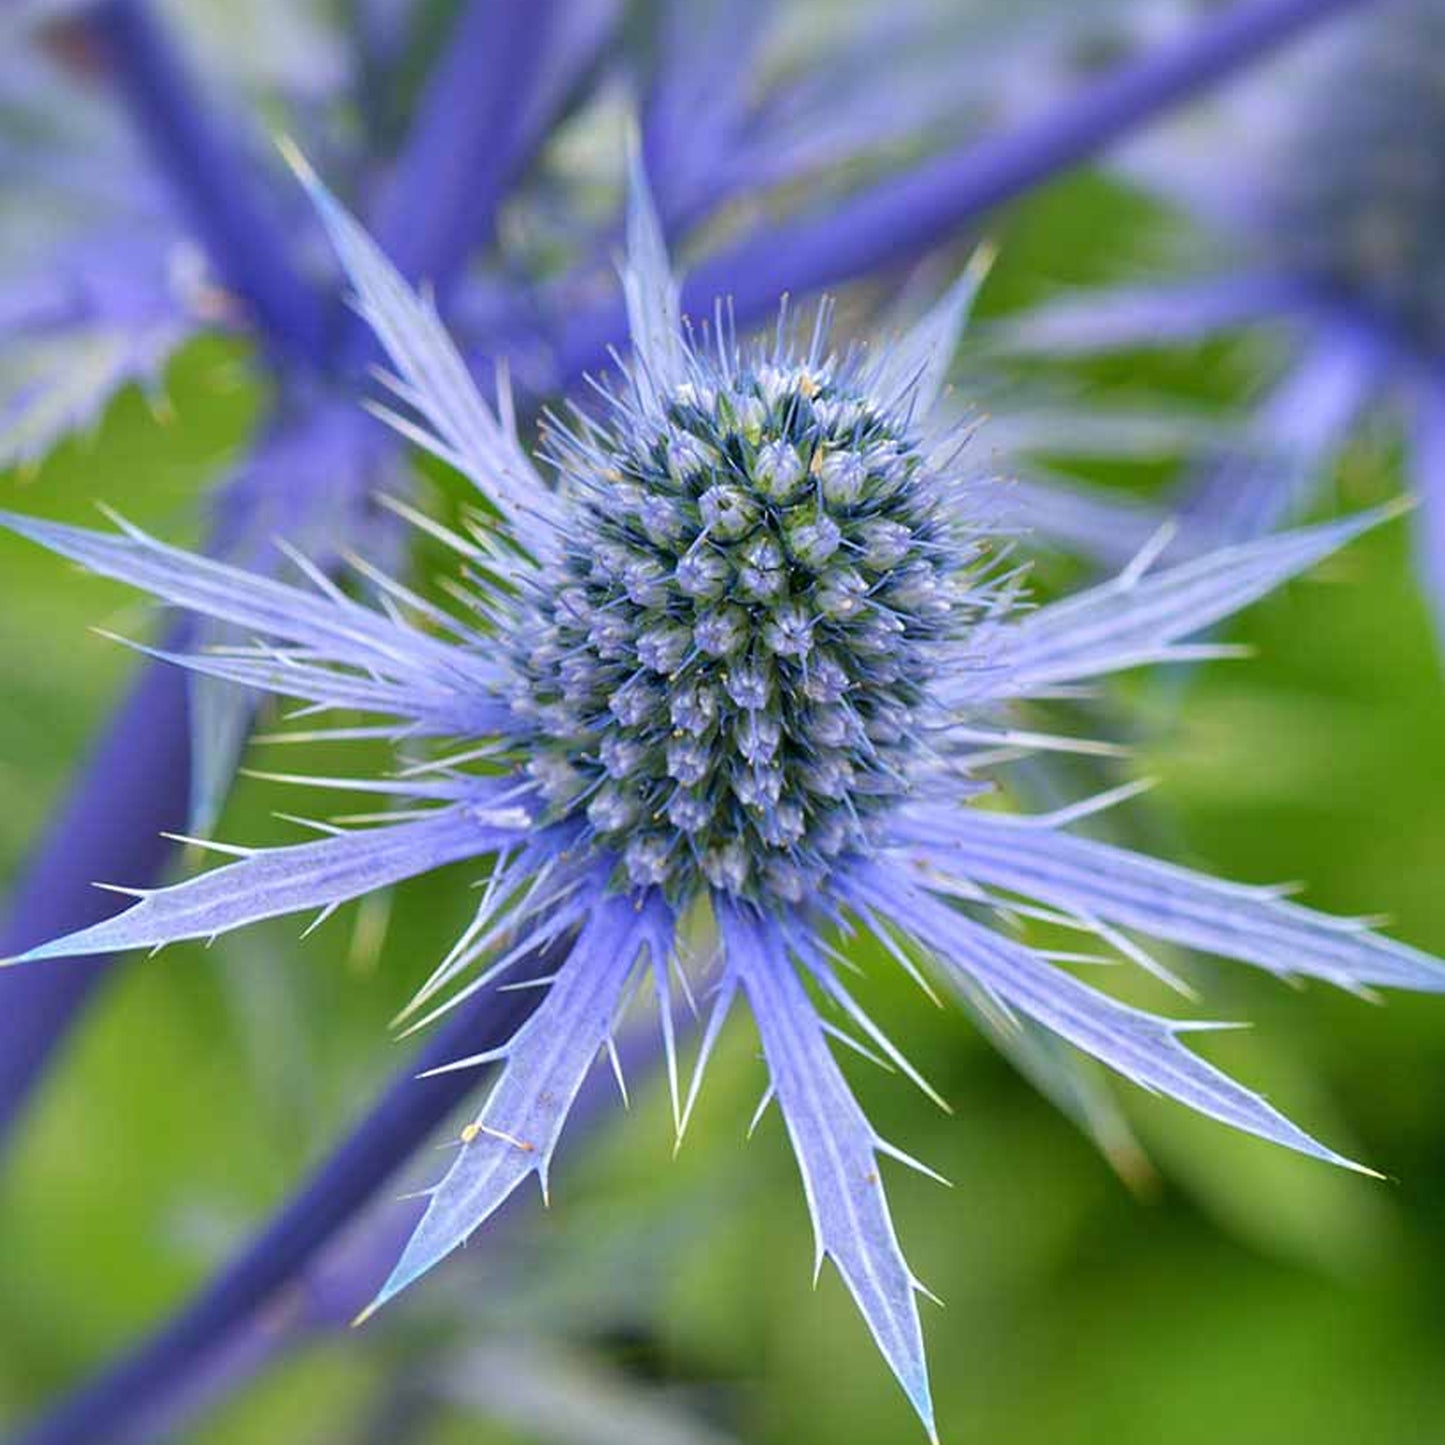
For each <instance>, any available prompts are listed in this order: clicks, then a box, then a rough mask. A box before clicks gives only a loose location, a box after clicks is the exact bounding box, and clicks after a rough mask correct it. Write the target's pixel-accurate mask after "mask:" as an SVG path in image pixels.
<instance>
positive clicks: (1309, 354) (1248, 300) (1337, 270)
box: [1007, 0, 1445, 626]
mask: <svg viewBox="0 0 1445 1445" xmlns="http://www.w3.org/2000/svg"><path fill="white" fill-rule="evenodd" d="M1442 53H1445V11H1442V9H1441V7H1440V6H1439V5H1438V4H1436V3H1434V0H1388V3H1384V4H1380V5H1376V6H1373V7H1371V8H1370V9H1369V10H1368V11H1367V12H1366V13H1363V14H1360V15H1356V16H1350V17H1347V18H1345V19H1344V20H1342V21H1341V22H1340V24H1338V25H1336V26H1332V27H1328V28H1326V29H1324V30H1322V31H1321V32H1320V33H1319V34H1318V35H1316V36H1313V37H1311V38H1310V40H1309V41H1308V42H1307V43H1306V44H1304V45H1303V46H1301V47H1300V48H1299V50H1297V51H1295V52H1292V53H1291V54H1290V55H1289V56H1287V57H1285V58H1283V59H1281V60H1279V61H1276V62H1274V63H1272V64H1271V65H1269V66H1267V67H1265V68H1264V69H1263V70H1262V71H1261V72H1260V73H1259V74H1257V75H1255V76H1252V77H1250V78H1249V79H1248V80H1247V81H1246V82H1244V83H1242V84H1241V85H1239V86H1238V87H1236V88H1231V89H1229V90H1226V91H1223V92H1221V93H1220V94H1218V95H1216V96H1213V97H1211V98H1210V100H1209V102H1208V103H1207V104H1206V105H1205V106H1203V107H1201V109H1200V111H1199V112H1198V113H1195V114H1191V115H1190V116H1188V117H1186V118H1185V119H1184V120H1181V121H1179V122H1176V123H1173V124H1170V125H1167V126H1164V127H1161V128H1160V129H1159V130H1158V131H1157V132H1155V133H1153V134H1150V135H1146V136H1143V137H1141V138H1139V139H1138V140H1137V141H1135V142H1134V143H1132V144H1131V145H1130V146H1128V147H1126V148H1125V149H1124V151H1123V153H1122V155H1121V158H1120V170H1121V172H1122V174H1123V175H1124V176H1125V178H1126V179H1128V180H1130V181H1133V182H1137V183H1139V184H1142V185H1143V186H1144V187H1145V188H1146V189H1148V190H1150V191H1152V192H1153V193H1154V194H1156V195H1157V196H1158V197H1159V198H1160V199H1162V200H1163V201H1165V202H1166V203H1168V204H1170V205H1173V206H1176V207H1178V208H1179V209H1180V210H1181V211H1182V212H1183V213H1184V215H1185V216H1186V217H1187V218H1188V220H1190V221H1192V222H1197V223H1200V224H1202V226H1203V227H1204V228H1205V229H1206V231H1207V232H1208V233H1209V234H1210V236H1211V239H1212V240H1213V241H1214V242H1215V244H1214V245H1213V246H1212V247H1208V248H1205V247H1196V249H1200V250H1205V251H1206V254H1209V253H1210V252H1213V253H1214V254H1215V255H1216V256H1217V254H1218V252H1219V250H1220V246H1219V245H1218V242H1220V241H1222V242H1224V243H1225V244H1224V248H1223V249H1224V251H1225V255H1224V256H1223V258H1221V259H1222V261H1223V264H1222V265H1221V264H1219V261H1216V264H1215V266H1214V268H1213V269H1212V270H1210V271H1208V272H1206V273H1205V274H1203V275H1200V276H1192V277H1189V278H1186V279H1181V280H1178V281H1175V282H1164V283H1149V284H1144V285H1138V284H1129V285H1126V286H1123V287H1120V288H1118V289H1113V290H1110V289H1102V288H1101V289H1099V290H1098V291H1096V292H1093V293H1092V294H1091V293H1088V292H1081V293H1078V294H1073V295H1065V296H1063V297H1061V298H1059V299H1058V300H1057V301H1055V302H1053V303H1051V304H1047V305H1045V306H1043V307H1041V308H1039V309H1038V310H1036V311H1035V312H1034V313H1033V314H1031V315H1030V316H1028V317H1026V318H1024V319H1023V320H1021V321H1020V322H1018V323H1016V324H1015V325H1013V326H1010V327H1009V328H1008V329H1007V334H1008V336H1009V337H1010V339H1011V341H1012V343H1013V344H1016V345H1021V346H1022V347H1023V348H1025V349H1027V350H1029V351H1037V352H1038V353H1039V354H1040V355H1041V356H1051V357H1054V358H1058V357H1062V356H1067V355H1070V354H1075V355H1079V354H1088V353H1095V354H1098V353H1102V352H1106V351H1110V350H1117V349H1135V348H1144V347H1153V346H1161V345H1168V344H1171V343H1188V342H1193V341H1200V340H1203V339H1206V338H1209V337H1212V336H1216V335H1221V334H1227V333H1229V332H1231V331H1233V330H1236V329H1237V328H1239V327H1241V326H1245V325H1259V324H1261V323H1272V324H1275V325H1277V326H1278V327H1279V328H1280V330H1281V331H1282V332H1283V335H1284V338H1285V341H1286V344H1287V346H1288V355H1289V360H1288V361H1287V363H1286V365H1285V367H1284V369H1283V374H1282V375H1281V376H1280V377H1279V379H1278V380H1277V381H1276V382H1275V383H1274V384H1273V386H1272V387H1271V388H1270V389H1269V391H1268V392H1267V394H1266V395H1265V396H1264V398H1263V400H1262V401H1261V402H1260V404H1259V406H1258V409H1257V413H1256V414H1255V415H1254V416H1253V417H1252V418H1250V419H1249V421H1248V423H1247V424H1246V425H1245V426H1243V427H1241V436H1240V439H1239V445H1238V448H1237V450H1235V451H1232V452H1231V451H1230V450H1229V449H1225V454H1224V456H1223V458H1222V459H1221V458H1220V457H1219V456H1218V455H1217V454H1213V455H1210V457H1209V459H1208V460H1207V461H1206V462H1204V463H1203V464H1201V465H1200V466H1199V467H1197V468H1196V469H1195V470H1194V472H1193V474H1192V475H1191V477H1190V478H1189V480H1188V481H1187V483H1186V484H1185V486H1184V487H1183V488H1182V489H1181V491H1180V492H1179V494H1178V496H1177V497H1176V499H1175V504H1176V506H1177V508H1178V510H1179V511H1180V513H1181V516H1182V519H1183V521H1184V522H1185V523H1186V526H1185V528H1184V530H1183V533H1182V535H1181V538H1180V545H1181V548H1189V547H1193V548H1196V549H1198V548H1207V547H1209V546H1213V545H1216V544H1218V543H1219V542H1220V541H1225V540H1234V539H1238V538H1242V537H1249V536H1258V535H1260V534H1262V533H1264V532H1267V531H1268V530H1270V529H1271V528H1272V527H1276V526H1279V525H1281V524H1282V523H1283V522H1284V521H1285V520H1286V519H1288V518H1289V517H1291V516H1293V515H1298V514H1299V513H1300V512H1301V511H1303V510H1304V509H1305V508H1307V507H1308V506H1309V505H1310V504H1311V502H1312V501H1313V500H1314V499H1315V498H1317V497H1318V496H1319V494H1320V492H1321V491H1322V490H1323V489H1324V488H1325V487H1326V486H1327V484H1328V483H1329V481H1330V479H1331V476H1332V474H1333V470H1334V464H1335V463H1336V462H1337V461H1338V459H1339V456H1340V454H1341V452H1342V451H1343V449H1344V448H1345V447H1346V446H1347V445H1348V443H1349V442H1350V440H1351V439H1352V438H1353V437H1356V436H1358V435H1360V434H1361V433H1362V432H1363V431H1364V430H1365V427H1366V424H1367V423H1368V422H1370V421H1371V420H1372V419H1377V418H1378V417H1379V416H1380V415H1381V414H1382V413H1383V414H1384V415H1386V416H1387V418H1388V419H1389V421H1390V422H1391V424H1392V425H1394V424H1399V423H1403V431H1404V434H1405V442H1406V451H1407V455H1408V458H1409V467H1408V476H1409V481H1410V483H1411V486H1412V489H1413V491H1414V492H1415V494H1416V496H1418V498H1419V500H1420V509H1419V514H1418V517H1417V521H1416V529H1417V530H1416V556H1417V561H1418V568H1419V572H1420V576H1421V579H1422V581H1423V582H1424V584H1425V586H1426V589H1427V592H1428V595H1429V596H1430V598H1431V600H1432V603H1433V605H1434V608H1435V613H1436V620H1437V626H1438V625H1440V619H1441V617H1442V615H1445V388H1442V386H1441V382H1440V375H1439V371H1440V363H1441V360H1442V357H1445V249H1442V246H1441V242H1440V237H1441V218H1442V216H1445V100H1442V96H1445V60H1442ZM1095 500H1097V499H1095ZM1061 505H1064V506H1067V502H1065V503H1063V504H1061ZM1133 530H1134V529H1132V528H1131V527H1130V526H1129V525H1128V524H1127V522H1126V523H1123V524H1122V525H1120V526H1118V527H1116V528H1114V529H1113V531H1112V535H1113V538H1114V539H1115V541H1116V542H1117V539H1118V538H1120V537H1127V536H1128V535H1130V533H1131V532H1132V531H1133ZM1109 533H1110V529H1109V528H1108V527H1107V525H1104V526H1099V527H1096V528H1095V529H1094V531H1093V533H1092V534H1091V535H1089V536H1085V535H1083V533H1082V532H1081V531H1078V532H1076V533H1075V534H1074V536H1073V537H1072V538H1071V539H1070V540H1072V541H1075V542H1078V543H1081V544H1082V545H1084V546H1085V547H1090V549H1091V550H1094V551H1096V552H1099V553H1101V554H1103V555H1105V556H1108V555H1110V553H1111V552H1113V548H1111V546H1110V536H1109ZM1091 544H1092V546H1091ZM1113 555H1115V556H1117V552H1113Z"/></svg>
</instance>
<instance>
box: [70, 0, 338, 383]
mask: <svg viewBox="0 0 1445 1445" xmlns="http://www.w3.org/2000/svg"><path fill="white" fill-rule="evenodd" d="M87 20H88V24H89V26H90V29H91V32H92V34H94V35H95V37H96V38H97V40H99V42H100V43H101V45H102V46H103V47H104V50H105V54H106V58H107V60H108V61H109V63H110V67H111V73H112V79H113V81H114V84H115V87H116V90H117V91H118V93H119V94H120V96H121V98H122V100H123V101H124V102H125V104H126V107H127V109H128V110H129V112H130V115H131V118H132V120H133V121H134V123H135V126H136V129H137V131H138V132H139V133H140V136H141V138H142V140H143V141H144V143H145V145H146V147H147V149H148V151H149V153H150V155H151V156H152V158H153V159H154V161H155V163H156V166H157V168H158V169H159V170H160V171H161V172H162V174H163V175H164V176H165V177H166V179H167V180H168V181H169V183H170V185H171V189H172V192H173V193H174V196H175V198H176V200H177V201H178V202H179V204H180V205H181V206H182V207H183V209H184V212H185V214H186V216H187V218H188V220H189V221H190V223H191V225H193V226H194V227H195V229H196V232H197V234H198V235H199V236H200V238H201V241H202V242H203V244H204V245H205V248H206V251H207V253H208V255H209V256H210V259H211V262H212V264H213V265H214V266H215V268H216V270H217V272H218V273H219V275H220V277H221V280H222V282H223V283H224V284H225V285H226V286H227V287H229V288H230V290H232V291H233V292H234V293H235V294H236V295H237V296H238V297H240V298H241V300H242V301H243V302H244V303H245V304H246V306H247V307H248V308H249V310H250V311H251V313H252V314H253V316H254V318H255V320H256V322H257V323H258V325H259V327H260V329H261V331H262V333H263V334H264V336H265V337H266V339H267V341H268V342H269V343H270V344H271V345H272V346H274V347H276V348H277V349H279V350H280V351H282V352H284V353H286V354H288V355H290V356H292V357H293V358H300V359H304V360H306V361H310V362H319V361H320V360H321V358H322V348H323V345H324V339H325V338H324V327H323V306H322V301H321V298H320V297H319V296H318V295H317V294H316V293H315V292H314V291H312V289H311V288H310V287H309V286H308V285H307V284H306V282H305V280H304V279H303V278H302V277H301V276H300V275H299V274H298V273H297V272H296V271H295V270H293V269H292V266H291V265H290V262H289V260H288V257H289V256H290V255H291V246H290V244H289V238H288V237H287V235H286V233H285V231H284V230H282V229H281V228H280V227H279V226H278V225H276V224H274V223H273V221H272V219H271V217H270V216H269V215H267V213H266V211H265V210H264V208H263V206H262V204H261V203H260V201H259V198H258V197H256V195H255V194H254V192H253V187H252V177H251V176H250V175H249V174H248V172H247V167H246V165H245V163H244V159H243V157H242V156H241V155H240V154H239V153H238V151H237V149H236V148H235V147H234V146H231V145H227V144H226V143H225V141H224V140H223V139H222V137H221V135H220V134H219V133H218V132H217V129H216V128H215V126H214V125H213V123H212V121H211V118H210V116H209V115H208V114H207V113H206V109H205V107H204V105H203V104H202V102H201V98H200V97H199V96H198V95H197V94H196V91H195V88H194V87H193V86H192V84H191V82H190V78H189V76H188V75H187V74H186V71H185V67H184V65H183V63H182V60H181V57H180V56H179V55H178V54H177V53H176V52H175V50H174V49H173V48H172V46H171V44H170V42H169V39H168V37H167V36H166V34H165V33H164V31H163V29H162V27H161V26H160V25H159V24H158V23H157V22H156V20H155V17H154V16H153V15H152V14H151V13H150V11H149V9H148V7H147V5H146V3H145V0H103V3H101V4H99V5H97V6H96V7H95V9H94V10H93V11H91V12H90V14H89V15H88V17H87Z"/></svg>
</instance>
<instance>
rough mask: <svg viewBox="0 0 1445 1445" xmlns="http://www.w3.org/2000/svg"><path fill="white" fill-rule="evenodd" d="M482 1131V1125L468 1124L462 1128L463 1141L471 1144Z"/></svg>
mask: <svg viewBox="0 0 1445 1445" xmlns="http://www.w3.org/2000/svg"><path fill="white" fill-rule="evenodd" d="M481 1132H482V1126H481V1125H480V1124H468V1125H467V1127H466V1128H465V1129H463V1130H462V1143H463V1144H470V1143H471V1142H472V1140H473V1139H475V1138H476V1137H477V1135H478V1134H480V1133H481Z"/></svg>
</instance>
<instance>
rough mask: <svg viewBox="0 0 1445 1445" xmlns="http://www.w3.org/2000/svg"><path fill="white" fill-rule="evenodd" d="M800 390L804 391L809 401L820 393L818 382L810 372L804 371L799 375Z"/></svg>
mask: <svg viewBox="0 0 1445 1445" xmlns="http://www.w3.org/2000/svg"><path fill="white" fill-rule="evenodd" d="M798 390H799V391H800V392H802V393H803V395H804V396H805V397H807V399H808V400H809V401H812V399H813V398H814V397H815V396H816V395H817V394H818V383H817V382H816V381H814V380H813V378H812V377H811V376H809V375H808V373H807V372H806V371H805V372H802V373H801V374H800V375H799V377H798Z"/></svg>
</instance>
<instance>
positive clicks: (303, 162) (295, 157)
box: [275, 131, 320, 190]
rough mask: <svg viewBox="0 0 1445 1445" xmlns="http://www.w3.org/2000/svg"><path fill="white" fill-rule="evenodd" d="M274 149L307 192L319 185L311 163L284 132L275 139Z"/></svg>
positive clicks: (318, 179)
mask: <svg viewBox="0 0 1445 1445" xmlns="http://www.w3.org/2000/svg"><path fill="white" fill-rule="evenodd" d="M275 140H276V149H277V150H278V151H280V152H281V159H282V160H284V161H285V162H286V164H287V166H288V167H290V169H291V172H292V174H293V175H295V177H296V179H297V180H299V181H300V182H301V184H302V185H303V186H305V187H306V188H307V189H308V190H309V189H310V188H311V187H313V186H316V185H319V184H320V178H319V177H318V176H317V174H316V172H315V170H314V169H313V168H312V165H311V162H310V161H308V160H307V159H306V157H305V155H303V154H302V151H301V147H300V146H299V145H297V144H296V142H295V141H294V140H292V139H291V137H290V136H289V135H287V134H286V133H285V132H284V131H283V132H282V133H281V134H280V135H278V136H276V137H275Z"/></svg>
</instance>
